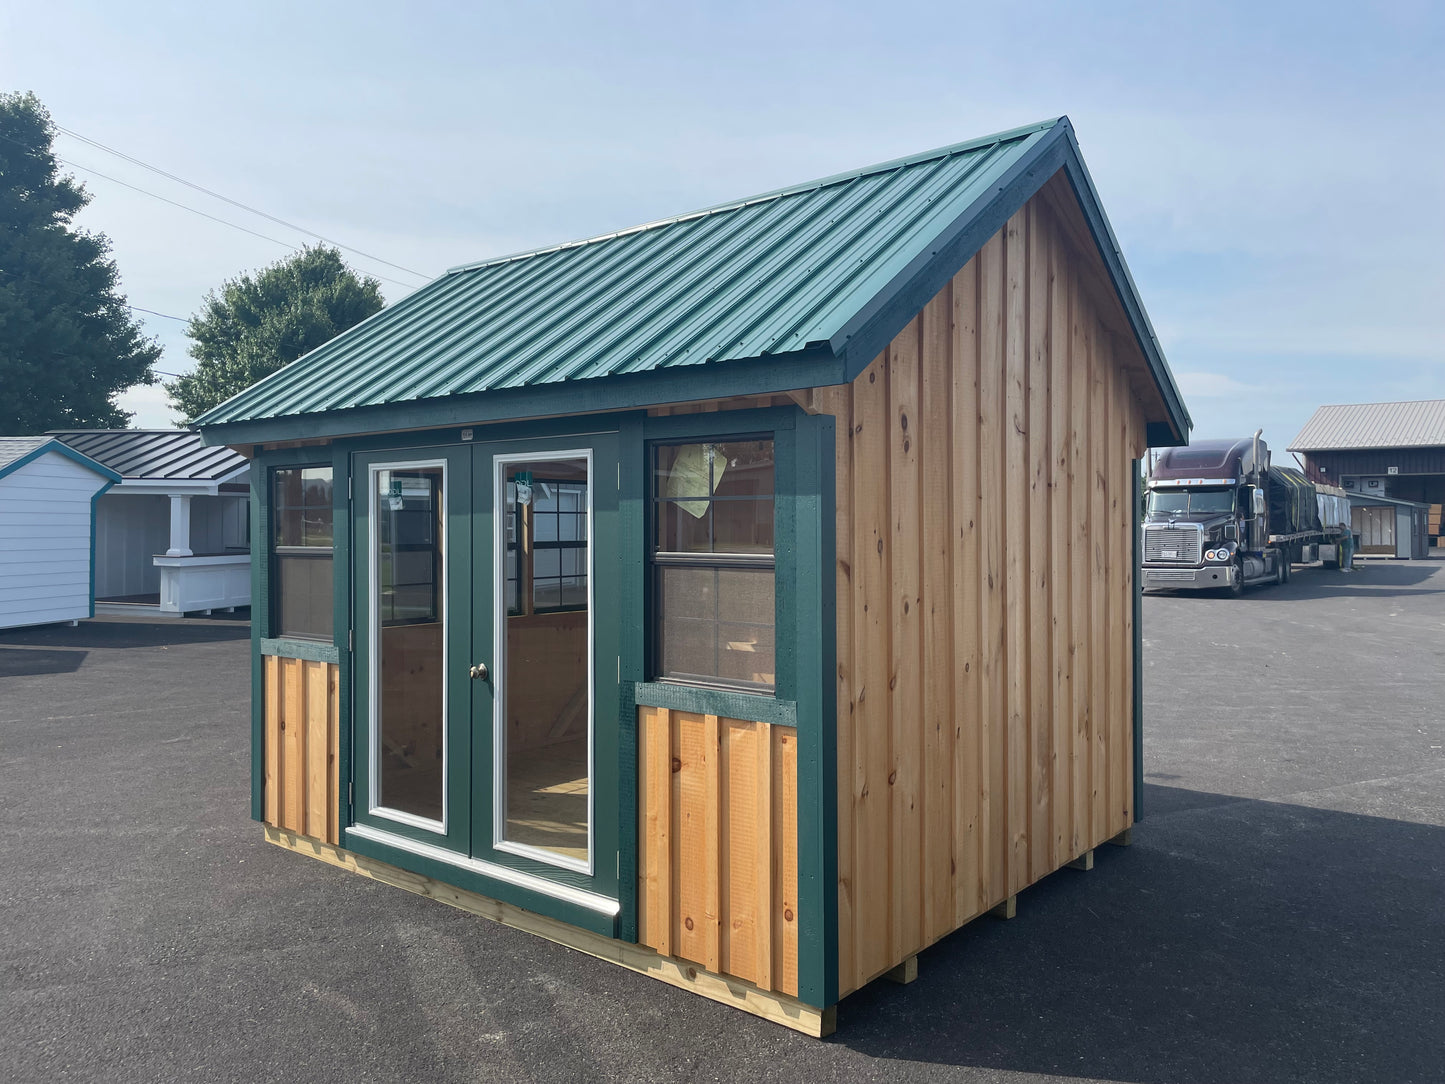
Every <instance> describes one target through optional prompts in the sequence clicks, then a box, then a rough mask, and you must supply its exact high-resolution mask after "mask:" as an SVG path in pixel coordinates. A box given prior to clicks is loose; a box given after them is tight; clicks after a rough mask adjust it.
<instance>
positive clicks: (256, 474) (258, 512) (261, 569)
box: [250, 455, 343, 824]
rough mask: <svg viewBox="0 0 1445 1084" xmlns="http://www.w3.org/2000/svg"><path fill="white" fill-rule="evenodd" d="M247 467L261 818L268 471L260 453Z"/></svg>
mask: <svg viewBox="0 0 1445 1084" xmlns="http://www.w3.org/2000/svg"><path fill="white" fill-rule="evenodd" d="M251 468H252V469H251V483H250V484H251V819H252V820H253V821H264V820H265V819H266V806H265V801H266V796H265V780H266V714H265V713H266V668H265V667H266V664H265V663H264V662H263V661H262V656H261V641H262V639H264V638H265V634H266V633H267V632H268V631H269V628H268V623H269V622H270V620H271V560H270V556H271V555H270V551H269V550H268V549H267V548H266V547H265V546H264V545H263V542H264V540H266V539H269V538H270V537H271V510H270V505H271V500H270V495H271V473H270V471H269V470H268V469H267V466H266V460H265V457H264V456H261V455H257V456H256V457H255V458H254V459H252V461H251ZM338 789H339V788H338ZM337 823H338V824H339V823H343V822H340V821H338V822H337Z"/></svg>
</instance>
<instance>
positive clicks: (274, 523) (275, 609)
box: [271, 467, 332, 640]
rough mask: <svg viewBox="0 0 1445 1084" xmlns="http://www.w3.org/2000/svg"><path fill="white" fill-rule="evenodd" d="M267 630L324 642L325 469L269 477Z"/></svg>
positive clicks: (327, 603)
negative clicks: (269, 606) (269, 597)
mask: <svg viewBox="0 0 1445 1084" xmlns="http://www.w3.org/2000/svg"><path fill="white" fill-rule="evenodd" d="M271 500H272V517H271V544H272V561H271V573H272V576H271V578H272V611H271V612H272V620H271V625H272V634H273V635H275V636H280V637H299V638H301V639H307V640H330V639H331V636H332V632H331V618H332V606H331V603H332V580H331V551H332V537H331V468H330V467H294V468H286V469H283V470H277V471H274V472H273V473H272V475H271Z"/></svg>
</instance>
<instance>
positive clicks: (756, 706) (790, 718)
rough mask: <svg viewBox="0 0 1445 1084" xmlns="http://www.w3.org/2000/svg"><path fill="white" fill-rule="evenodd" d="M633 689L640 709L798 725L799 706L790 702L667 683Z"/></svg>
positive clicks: (644, 684)
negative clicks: (662, 709)
mask: <svg viewBox="0 0 1445 1084" xmlns="http://www.w3.org/2000/svg"><path fill="white" fill-rule="evenodd" d="M632 689H633V694H632V698H633V703H634V704H636V705H638V706H646V707H651V708H669V709H671V710H672V711H690V712H696V713H697V714H699V715H717V716H720V717H722V718H725V719H737V720H740V721H742V722H747V723H769V724H771V725H773V726H786V727H796V726H797V725H798V706H797V704H796V703H794V702H793V701H791V700H779V699H777V698H776V697H772V696H763V695H760V694H757V693H740V692H734V691H733V690H731V689H710V688H707V687H706V686H700V685H680V684H677V683H674V682H667V681H638V682H635V683H634V684H633V686H632Z"/></svg>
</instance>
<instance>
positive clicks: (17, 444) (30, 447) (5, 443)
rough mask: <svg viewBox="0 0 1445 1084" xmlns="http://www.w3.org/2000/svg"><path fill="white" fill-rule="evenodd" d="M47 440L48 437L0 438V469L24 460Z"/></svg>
mask: <svg viewBox="0 0 1445 1084" xmlns="http://www.w3.org/2000/svg"><path fill="white" fill-rule="evenodd" d="M48 440H50V438H49V437H0V469H3V468H5V467H8V466H9V465H10V464H11V463H14V462H15V461H16V460H17V459H24V458H25V457H26V456H27V455H29V454H30V453H31V452H33V451H35V449H36V448H39V447H40V446H41V445H42V444H44V443H46V442H47V441H48Z"/></svg>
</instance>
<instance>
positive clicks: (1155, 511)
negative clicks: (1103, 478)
mask: <svg viewBox="0 0 1445 1084" xmlns="http://www.w3.org/2000/svg"><path fill="white" fill-rule="evenodd" d="M1262 432H1263V430H1257V431H1256V432H1255V434H1254V436H1252V437H1243V438H1240V439H1236V440H1205V441H1197V442H1195V443H1194V444H1191V445H1189V446H1187V447H1184V448H1169V449H1166V450H1164V451H1163V452H1161V453H1160V455H1159V457H1158V459H1156V460H1155V462H1154V464H1153V466H1152V467H1151V468H1150V471H1149V478H1148V480H1147V483H1146V485H1145V494H1146V497H1145V507H1144V509H1143V520H1144V522H1143V549H1142V556H1143V567H1142V572H1143V581H1142V586H1143V587H1144V589H1145V590H1170V591H1198V590H1223V591H1227V592H1229V593H1231V594H1235V595H1238V594H1242V593H1243V592H1244V590H1245V588H1247V587H1254V586H1257V585H1260V584H1267V583H1286V582H1288V580H1289V578H1290V572H1291V570H1292V568H1293V566H1294V565H1296V564H1300V563H1307V562H1313V561H1324V562H1325V563H1326V564H1327V565H1337V566H1343V567H1345V568H1348V567H1349V566H1350V561H1351V559H1352V556H1353V536H1352V535H1351V529H1350V502H1349V497H1348V496H1347V495H1346V494H1345V491H1344V490H1342V489H1336V488H1335V487H1333V486H1317V485H1315V484H1314V483H1312V482H1310V481H1309V479H1307V478H1306V477H1305V476H1304V475H1303V474H1302V473H1300V472H1299V471H1297V470H1294V469H1292V468H1290V467H1277V466H1274V465H1273V464H1272V463H1271V462H1270V452H1269V446H1268V445H1267V444H1266V443H1265V442H1264V441H1263V440H1261V439H1260V435H1261V433H1262Z"/></svg>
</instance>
